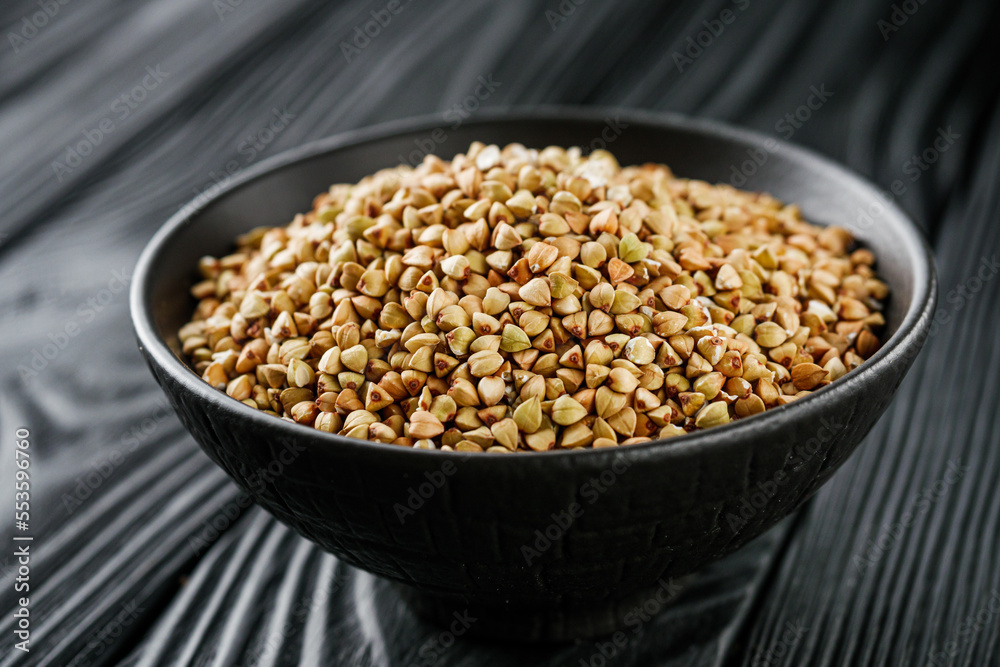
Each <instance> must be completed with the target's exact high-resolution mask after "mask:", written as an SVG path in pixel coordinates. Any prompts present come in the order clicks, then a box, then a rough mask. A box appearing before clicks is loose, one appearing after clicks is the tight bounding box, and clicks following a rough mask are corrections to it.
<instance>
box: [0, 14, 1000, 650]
mask: <svg viewBox="0 0 1000 667" xmlns="http://www.w3.org/2000/svg"><path fill="white" fill-rule="evenodd" d="M577 2H579V3H580V4H579V5H577V4H574V3H573V2H571V0H564V1H563V2H562V4H561V5H560V3H559V2H557V1H556V0H550V1H548V2H528V1H510V0H507V1H505V2H502V3H499V2H496V3H487V2H469V1H464V2H463V1H459V0H454V1H452V2H430V1H429V0H428V1H424V0H412V2H409V3H405V2H404V3H403V5H402V11H400V12H399V13H398V14H396V15H393V16H392V17H391V20H390V21H389V22H388V24H387V25H385V26H384V27H382V28H380V31H379V34H378V35H377V36H376V37H374V38H372V39H371V40H370V43H368V44H366V45H364V48H359V49H357V51H351V52H350V54H349V56H350V57H348V55H345V52H344V48H343V47H342V42H347V43H350V42H351V41H352V40H353V38H354V31H355V28H356V27H357V26H363V25H364V24H365V23H366V22H367V21H370V20H371V18H372V17H371V15H370V12H371V11H373V10H374V11H376V12H381V11H382V10H384V9H385V8H386V6H387V4H388V3H387V2H384V1H376V2H342V3H322V2H301V1H291V0H284V1H279V0H242V2H240V0H216V1H215V2H213V1H212V0H154V1H150V2H124V1H122V0H87V1H86V2H84V0H62V2H59V0H40V1H39V2H37V3H36V2H34V1H27V0H10V1H6V2H4V3H3V6H2V8H0V26H2V27H3V38H2V40H0V286H2V287H0V332H2V335H0V386H2V390H0V391H2V394H0V443H2V452H0V501H2V503H9V502H12V500H13V494H14V488H13V483H14V474H15V471H16V468H15V464H14V456H15V454H14V432H15V429H17V428H18V427H25V428H28V429H29V430H30V434H31V435H30V442H31V445H30V450H29V451H30V454H31V462H32V464H31V468H30V471H31V476H32V499H31V503H32V504H31V527H30V530H29V531H28V534H30V535H32V536H33V537H34V542H32V547H31V549H32V559H31V574H30V586H31V591H30V599H31V628H32V635H31V644H30V647H31V653H30V654H29V655H27V656H25V655H24V654H22V653H21V652H19V651H14V650H13V648H12V646H13V642H14V635H13V630H14V627H15V619H14V617H13V615H12V613H13V609H14V607H15V596H14V592H13V591H14V578H15V577H16V576H17V572H16V564H15V559H14V556H13V546H12V545H13V544H14V543H13V542H12V541H11V534H12V533H13V532H14V530H15V528H14V523H13V518H12V517H11V516H10V514H8V512H9V511H10V510H0V514H2V515H3V517H4V518H3V521H2V535H0V539H2V546H0V553H2V554H3V555H2V557H0V578H2V581H0V609H2V615H0V665H9V664H38V665H80V666H83V665H101V664H125V665H209V664H211V665H253V664H260V665H273V664H304V665H332V664H364V665H409V664H441V665H528V664H545V665H579V664H581V661H582V664H584V665H601V664H605V662H604V657H603V656H602V654H601V649H602V647H600V646H596V645H595V642H593V641H587V642H582V643H580V644H578V645H569V646H561V647H548V648H546V647H542V648H539V647H518V646H511V645H507V646H501V645H491V644H485V643H480V642H474V641H471V640H468V639H465V638H462V637H459V638H457V640H456V641H455V642H454V644H453V645H452V642H451V641H450V639H451V638H450V637H447V636H443V635H441V634H440V630H439V629H438V628H435V627H431V626H428V625H425V624H424V623H422V622H420V621H418V620H417V619H415V618H414V616H413V615H412V614H411V612H410V611H409V610H408V609H407V608H406V607H404V606H403V605H402V603H401V602H400V601H399V600H398V598H397V596H396V594H395V593H394V592H393V591H392V590H391V589H389V588H387V586H386V585H385V584H384V583H383V582H381V581H379V580H376V579H374V578H373V577H372V576H370V575H368V574H365V573H363V572H359V571H356V570H353V569H351V568H349V567H346V566H343V565H341V564H339V563H338V562H337V560H336V559H335V558H334V557H332V556H330V555H326V554H323V553H320V552H319V550H318V549H317V548H315V547H313V546H312V545H311V544H310V543H308V542H306V541H305V540H303V539H301V538H299V537H297V536H296V535H294V534H291V533H290V532H289V531H288V530H287V529H286V528H284V527H283V526H282V525H280V524H278V523H277V522H276V521H275V520H273V519H271V518H270V517H269V516H268V515H267V514H265V513H264V512H263V511H262V510H259V509H256V508H250V509H246V510H244V509H243V508H242V507H241V506H242V505H245V503H244V502H242V499H241V497H240V496H239V494H238V492H237V489H236V487H235V486H234V485H233V484H231V483H230V482H229V481H228V480H227V478H226V477H225V476H224V474H223V473H222V471H221V470H219V469H218V468H216V467H215V466H214V465H213V464H212V463H211V462H210V461H209V460H208V458H207V457H205V456H204V455H203V454H202V453H201V451H200V450H199V449H198V448H197V446H196V445H195V443H194V441H193V440H192V439H191V438H190V437H189V436H188V435H187V434H186V432H185V431H184V430H183V429H182V428H181V426H180V424H179V422H178V421H177V420H176V418H175V417H174V416H173V415H172V413H169V412H168V411H167V409H166V408H165V407H164V403H163V401H162V397H161V394H160V391H159V389H158V388H157V387H156V386H155V384H154V382H153V380H152V378H151V376H150V375H149V372H148V371H147V369H146V368H145V366H144V364H143V363H142V361H141V360H140V357H139V354H138V352H137V350H136V346H135V343H134V339H133V336H132V331H131V326H130V324H129V316H128V306H127V297H126V291H125V290H124V289H122V287H123V285H124V283H126V282H127V281H128V280H129V277H130V272H131V269H132V267H133V266H134V264H135V260H136V258H137V256H138V254H139V252H140V250H141V249H142V247H143V246H144V244H145V243H146V241H147V240H148V239H149V237H150V236H151V235H152V233H153V231H154V230H155V229H156V228H157V227H158V226H159V225H160V224H161V223H162V222H163V221H164V220H165V219H166V218H167V217H168V216H169V215H170V214H172V213H173V212H175V211H176V210H177V209H178V208H179V207H180V206H181V205H182V204H184V203H185V202H186V201H187V200H189V199H191V198H193V197H194V196H195V195H196V193H197V192H200V191H202V190H204V189H205V188H206V187H209V186H211V185H212V183H213V182H214V181H215V180H218V179H221V178H224V177H225V175H226V173H227V169H230V168H232V167H235V170H242V169H244V168H245V167H246V166H248V165H249V164H251V163H257V162H259V161H260V160H262V159H264V158H266V157H269V156H272V155H275V154H277V153H278V152H280V151H282V150H284V149H286V148H290V147H293V146H297V145H299V144H301V143H303V142H306V141H308V140H311V139H316V138H319V137H324V136H327V135H330V134H333V133H336V132H340V131H343V130H348V129H352V128H357V127H361V126H365V125H370V124H374V123H379V122H382V121H387V120H391V119H397V118H403V117H408V116H414V115H419V114H428V113H434V114H438V115H439V116H440V117H441V119H442V123H447V122H453V121H457V120H459V119H460V114H458V112H456V111H454V105H456V104H458V105H460V107H459V108H462V106H461V105H463V102H464V101H465V100H467V99H468V98H469V96H470V95H473V94H474V93H475V91H476V87H477V86H478V85H479V77H483V78H485V79H489V78H490V77H492V81H494V82H497V83H496V84H495V86H494V88H495V89H494V90H493V91H492V92H491V93H489V95H488V96H487V98H486V99H485V100H484V101H482V106H484V107H486V106H488V107H501V106H507V105H537V104H543V103H564V104H585V105H591V104H598V105H610V106H621V107H635V108H643V109H660V110H670V111H678V112H682V113H686V114H690V115H692V116H698V117H710V118H716V119H722V120H725V121H729V122H732V123H736V124H739V125H744V126H748V127H752V128H755V129H757V130H760V131H762V132H765V133H769V134H772V135H775V136H779V137H782V138H787V139H791V140H792V141H793V142H796V143H800V144H803V145H806V146H810V147H812V148H814V149H816V150H818V151H820V152H821V153H824V154H826V155H829V156H831V157H833V158H834V159H836V160H838V161H840V162H842V163H844V164H846V165H848V166H849V167H851V168H852V169H854V170H856V171H857V172H859V173H861V174H864V175H865V176H867V177H869V178H871V179H872V180H873V181H875V182H876V183H878V184H879V185H880V186H881V187H883V188H886V189H887V190H889V191H890V194H889V198H891V199H893V200H895V201H897V202H898V203H899V204H900V205H902V206H903V207H904V208H905V209H906V210H907V211H908V212H909V213H910V214H911V215H912V217H913V219H914V220H915V221H916V223H917V224H918V225H919V226H920V227H921V228H922V229H923V230H924V232H925V234H926V236H927V238H928V240H929V242H930V243H931V244H932V245H933V247H934V249H935V254H936V258H937V266H938V271H939V277H940V284H941V300H940V302H939V308H938V321H939V325H938V326H937V327H936V328H935V331H934V335H933V336H932V337H931V338H930V339H929V340H928V342H927V345H926V347H925V351H924V353H923V354H922V355H921V357H920V358H919V359H918V360H917V362H916V365H915V366H914V368H913V370H912V371H911V372H910V375H909V377H908V378H907V380H906V382H905V383H904V385H903V386H902V387H901V389H900V391H899V394H898V396H897V398H896V400H895V402H894V403H893V405H892V407H891V408H890V410H889V412H888V413H887V414H886V415H885V416H884V417H883V419H882V421H881V422H880V423H879V424H878V426H877V427H876V428H875V429H874V431H873V432H872V433H871V435H870V436H869V437H868V439H867V441H866V442H865V444H864V445H863V446H862V447H861V448H860V449H859V451H858V452H857V453H856V454H855V455H854V456H853V457H852V458H851V459H850V461H848V463H847V464H846V465H844V467H843V468H842V469H841V470H840V471H839V472H838V473H837V474H836V475H835V477H834V478H833V480H832V481H831V482H830V483H829V484H828V485H827V486H825V487H824V488H823V489H822V491H820V492H819V493H818V494H817V495H816V496H815V497H814V498H813V499H812V500H811V501H810V502H809V503H808V504H807V505H806V506H805V507H804V508H802V509H801V510H800V511H799V512H797V513H796V514H795V515H794V516H792V517H790V518H789V519H788V520H786V521H785V522H783V523H782V524H781V525H780V526H779V527H777V528H775V529H774V530H772V531H770V532H769V533H768V534H766V535H765V536H763V537H761V538H759V539H758V540H757V541H755V542H754V543H753V544H751V545H750V546H749V547H748V548H746V549H744V550H743V551H741V552H739V553H737V554H735V555H733V556H731V557H729V558H727V559H725V560H724V561H721V562H718V563H715V564H712V565H710V566H708V567H706V568H705V569H704V570H703V571H702V572H700V573H699V574H698V575H697V576H696V577H695V579H694V581H693V582H692V584H691V585H690V587H689V588H688V589H686V590H685V592H684V593H683V594H682V595H681V596H680V598H679V600H678V601H677V602H676V604H675V605H674V606H673V607H671V608H670V609H669V610H667V611H666V612H665V613H664V614H663V615H661V616H660V617H658V618H657V619H656V620H655V621H654V622H652V623H649V624H646V625H645V626H644V627H643V628H642V630H641V632H640V633H638V634H636V635H630V638H629V642H628V644H627V645H626V646H624V647H622V648H617V647H611V646H604V647H603V649H604V650H605V651H606V652H609V653H611V652H613V655H612V656H611V657H610V659H607V661H606V664H609V665H612V664H614V665H653V664H656V665H717V664H718V665H737V664H761V665H764V664H782V665H784V664H790V665H791V664H794V665H800V664H821V665H838V664H865V665H868V664H871V665H899V664H914V665H917V664H920V665H924V664H957V665H988V664H998V661H1000V639H998V636H1000V560H998V559H1000V538H998V534H1000V531H998V528H1000V495H998V494H997V486H998V472H1000V447H998V445H1000V437H998V436H1000V423H998V416H997V414H998V411H997V394H998V392H1000V379H998V376H1000V374H998V369H1000V363H998V362H1000V359H998V357H1000V334H998V317H997V312H998V307H1000V296H998V293H997V289H996V286H997V284H1000V281H997V279H996V275H997V270H998V269H997V266H996V262H997V259H998V258H1000V257H998V253H1000V242H998V241H1000V228H998V218H1000V215H998V206H1000V189H998V187H997V178H998V176H997V175H998V167H1000V113H998V111H1000V106H998V91H1000V82H998V76H997V67H998V65H997V63H998V61H1000V58H998V56H1000V39H998V38H997V28H998V21H997V11H998V10H997V3H994V2H989V3H987V2H982V3H976V2H966V3H955V2H950V3H946V2H943V1H941V0H926V2H923V3H921V2H920V1H919V0H907V1H906V2H900V3H897V4H895V5H892V4H890V2H888V1H883V0H876V1H872V2H857V1H854V0H839V1H838V0H834V1H829V2H824V1H820V0H816V1H809V2H799V1H796V2H786V3H779V2H765V1H763V0H739V1H738V2H732V1H730V0H724V1H720V0H713V1H710V2H700V3H695V2H690V3H686V4H684V5H679V4H667V3H656V2H638V1H626V2H599V1H598V0H589V1H583V0H577ZM560 6H561V7H562V10H560ZM46 7H47V8H48V11H49V13H50V15H49V16H44V15H42V14H39V12H40V11H41V12H43V13H44V11H45V8H46ZM570 10H572V11H571V12H570ZM547 12H552V13H547ZM727 12H728V13H727ZM563 14H566V15H565V16H564V15H563ZM383 16H384V14H383ZM723 19H728V22H724V21H723ZM25 20H27V22H28V23H25ZM704 21H708V23H707V24H706V23H704ZM31 24H33V25H34V30H32V25H31ZM39 26H40V27H39ZM713 31H714V32H715V33H718V34H713ZM11 35H14V37H12V36H11ZM689 38H690V39H691V40H692V41H693V42H695V43H697V41H699V40H700V41H701V43H702V46H700V50H699V48H698V47H692V46H691V43H692V42H691V41H689ZM359 43H361V44H364V42H363V41H362V42H359ZM675 54H677V55H675ZM683 58H688V60H684V59H683ZM348 61H350V62H348ZM814 89H815V90H819V91H823V97H824V98H826V99H825V101H822V102H821V103H817V100H818V98H815V97H814V98H813V102H814V106H815V107H817V108H815V109H812V110H807V108H806V107H802V105H804V104H805V103H806V102H807V100H808V99H809V96H810V94H812V92H811V91H813V90H814ZM123 95H124V96H125V97H123ZM477 105H478V102H477ZM469 106H472V104H471V103H467V104H466V107H469ZM449 110H452V111H450V112H449ZM275 111H277V112H278V113H281V114H285V116H286V118H287V122H286V123H285V124H284V127H283V128H281V129H280V130H278V131H277V132H275V133H272V134H268V132H265V131H264V130H265V128H268V124H269V123H270V122H271V120H272V115H273V114H274V113H275ZM462 113H465V112H464V111H463V112H462ZM471 113H472V114H473V115H474V114H475V113H476V112H475V111H471ZM796 113H798V114H799V118H800V119H802V118H805V119H804V120H801V121H799V120H796V121H795V123H794V124H793V123H792V122H790V121H789V120H788V119H787V118H786V114H792V118H793V119H794V116H795V114H796ZM446 114H447V115H446ZM275 127H277V125H275ZM942 135H944V136H947V137H949V138H948V139H947V140H943V139H942V140H939V141H938V147H937V148H935V140H936V139H937V138H938V137H940V136H942ZM87 142H90V143H91V144H96V145H94V146H92V147H90V148H92V149H91V150H88V146H87V145H86V144H87ZM255 144H256V145H255ZM78 148H79V151H78V152H77V154H76V157H75V158H74V156H73V151H74V150H76V149H78ZM461 148H462V147H454V148H453V147H447V150H449V151H452V152H454V150H459V149H461ZM442 150H444V148H442ZM84 151H86V153H87V154H86V155H82V154H81V153H83V152H84ZM925 151H926V153H925ZM921 153H925V157H926V158H927V162H920V163H919V164H918V163H917V162H915V161H914V160H913V158H914V156H915V155H918V154H921ZM931 158H933V159H931ZM69 331H72V332H73V333H72V334H67V332H69ZM64 334H67V335H64ZM50 344H51V345H50ZM47 345H48V346H49V347H46V346H47ZM53 345H54V346H55V347H53ZM36 353H37V355H36ZM47 357H51V358H47ZM949 466H951V467H950V469H951V470H952V473H951V474H949V472H948V471H949ZM956 471H957V472H956ZM445 645H447V647H445ZM432 660H434V661H436V662H434V663H432Z"/></svg>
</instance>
